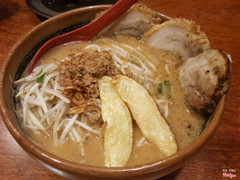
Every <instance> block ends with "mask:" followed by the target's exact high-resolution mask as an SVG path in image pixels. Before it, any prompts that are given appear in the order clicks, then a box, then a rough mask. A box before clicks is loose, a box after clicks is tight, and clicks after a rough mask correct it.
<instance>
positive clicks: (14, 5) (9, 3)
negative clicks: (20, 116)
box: [0, 0, 240, 179]
mask: <svg viewBox="0 0 240 180" xmlns="http://www.w3.org/2000/svg"><path fill="white" fill-rule="evenodd" d="M144 3H145V4H146V5H147V6H148V7H150V8H152V9H154V10H156V11H158V12H161V13H163V14H166V15H168V16H170V17H184V18H187V19H192V20H194V21H195V22H196V23H197V24H199V25H200V26H201V29H202V31H204V32H205V33H206V34H207V35H208V37H209V40H210V42H211V44H212V47H214V48H218V49H222V50H224V51H226V52H228V53H229V54H230V55H231V56H232V59H233V63H232V76H231V87H230V89H229V93H228V96H227V101H226V105H225V111H224V113H223V117H222V121H221V123H220V125H219V128H218V129H217V131H216V132H215V134H214V135H213V137H212V138H211V139H210V140H209V141H208V143H207V144H206V145H205V146H204V148H203V149H202V150H200V151H199V152H198V153H197V154H196V155H194V156H193V157H192V158H191V159H190V160H189V161H188V162H187V163H186V164H185V165H184V166H183V167H182V168H181V169H179V170H178V171H176V172H174V173H172V174H170V175H168V176H166V177H164V178H163V179H193V178H194V179H228V178H223V175H222V172H223V170H227V171H228V172H230V171H231V172H232V174H234V175H236V176H237V177H236V178H235V179H238V178H240V127H239V126H240V65H238V63H240V1H239V0H231V1H230V0H204V1H202V0H194V1H193V0H181V1H179V0H154V1H153V0H144ZM39 23H41V21H40V20H39V19H38V18H37V17H36V15H35V14H34V13H33V12H32V11H31V10H30V9H29V8H28V7H27V6H26V4H25V1H24V0H1V2H0V66H1V64H2V62H3V61H4V59H5V58H6V55H7V54H8V52H9V51H10V49H11V48H12V46H13V45H14V44H15V43H16V42H17V41H19V40H20V39H21V38H22V37H23V36H24V35H25V34H26V33H27V32H28V31H30V30H31V29H32V28H33V27H34V26H36V25H37V24H39ZM0 179H61V177H59V176H57V175H55V174H53V173H52V172H50V171H48V170H47V169H45V168H44V167H43V166H41V165H40V164H39V163H37V162H36V161H35V160H33V159H32V158H30V157H29V156H28V155H27V154H26V153H25V152H24V151H23V150H22V149H21V148H20V146H19V145H18V144H17V143H16V142H15V140H14V139H13V138H12V136H11V135H10V133H9V132H8V130H7V128H6V127H5V125H4V123H3V121H2V118H1V117H0ZM233 179H234V178H233Z"/></svg>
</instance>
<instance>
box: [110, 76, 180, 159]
mask: <svg viewBox="0 0 240 180" xmlns="http://www.w3.org/2000/svg"><path fill="white" fill-rule="evenodd" d="M111 83H112V85H113V86H114V87H115V89H116V91H117V92H118V95H119V96H120V97H121V98H122V100H123V101H124V102H125V103H126V104H127V106H128V107H129V109H130V111H131V113H132V116H133V118H134V119H135V120H136V123H137V125H138V126H139V128H140V130H141V132H142V133H143V135H144V136H145V137H146V138H147V140H148V141H149V142H150V143H152V144H154V145H156V146H157V147H158V149H159V150H160V151H161V152H162V153H164V154H165V155H166V156H169V155H171V154H173V153H175V152H176V151H177V144H176V141H175V138H174V135H173V133H172V131H171V129H170V128H169V126H168V124H167V122H166V120H165V119H164V117H163V116H162V115H161V114H160V112H159V110H158V108H157V105H156V103H155V102H154V100H153V98H152V97H151V96H150V94H149V93H148V91H147V90H146V89H145V88H144V87H143V86H142V85H140V84H138V83H137V82H136V81H135V80H133V79H131V78H128V77H126V76H121V75H118V76H116V77H115V78H114V79H113V80H112V81H111ZM118 119H120V118H118ZM118 126H119V125H118Z"/></svg>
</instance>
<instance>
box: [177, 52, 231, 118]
mask: <svg viewBox="0 0 240 180" xmlns="http://www.w3.org/2000/svg"><path fill="white" fill-rule="evenodd" d="M230 62H231V58H230V56H228V55H227V54H226V53H224V52H222V51H220V50H216V49H209V50H206V51H204V52H203V53H200V54H199V55H197V56H196V57H192V58H189V59H187V60H186V61H185V62H184V63H183V64H182V65H181V66H180V67H179V78H180V83H181V85H182V87H183V89H184V91H185V95H186V100H187V103H188V104H189V105H190V106H191V107H193V108H194V109H195V110H198V111H200V112H203V113H212V112H213V110H214V108H215V106H216V104H217V103H218V101H219V99H220V98H221V97H222V96H223V95H224V94H225V93H226V92H227V90H228V87H229V81H230V80H229V78H230Z"/></svg>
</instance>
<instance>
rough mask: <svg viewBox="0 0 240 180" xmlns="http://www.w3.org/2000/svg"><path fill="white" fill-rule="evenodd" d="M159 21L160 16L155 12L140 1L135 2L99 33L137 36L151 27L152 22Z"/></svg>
mask: <svg viewBox="0 0 240 180" xmlns="http://www.w3.org/2000/svg"><path fill="white" fill-rule="evenodd" d="M160 22H161V18H160V16H159V15H158V13H157V12H155V11H152V10H151V9H149V8H147V7H146V6H145V5H144V4H142V3H137V4H135V5H134V6H133V7H132V8H131V9H130V10H129V11H128V12H127V13H125V14H124V15H122V16H121V17H120V18H119V19H118V20H116V21H115V22H114V23H112V24H111V25H109V26H108V27H107V28H105V29H104V30H103V32H102V33H100V34H101V35H102V34H104V35H112V34H124V35H131V36H135V37H139V36H141V35H142V34H143V33H144V32H146V31H148V30H149V29H151V28H152V27H153V25H154V24H156V23H160Z"/></svg>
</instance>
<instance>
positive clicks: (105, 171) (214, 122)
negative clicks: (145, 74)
mask: <svg viewBox="0 0 240 180" xmlns="http://www.w3.org/2000/svg"><path fill="white" fill-rule="evenodd" d="M109 7H110V5H96V6H87V7H82V8H77V9H74V10H70V11H67V12H64V13H62V14H59V15H57V16H55V17H52V18H50V19H48V20H46V21H44V22H42V23H40V24H39V25H37V26H35V27H34V28H33V29H32V30H30V31H29V32H28V33H27V34H25V35H24V36H23V37H22V38H21V39H20V40H19V41H18V42H17V43H16V44H15V45H14V46H13V48H12V49H11V50H10V52H9V53H8V55H7V57H6V59H5V61H3V63H2V64H3V65H2V67H1V70H0V104H1V106H2V107H1V108H0V112H1V115H2V119H3V121H4V123H5V125H6V127H7V129H8V131H9V132H10V133H11V135H12V136H13V137H14V139H15V140H16V141H17V143H18V144H19V145H20V146H21V147H22V148H23V149H24V150H25V151H26V152H27V153H28V154H30V155H31V156H34V157H35V158H37V159H40V160H41V161H43V162H44V163H46V164H49V165H51V166H53V167H56V168H57V169H62V170H64V171H68V172H74V173H81V174H85V175H91V176H98V177H106V176H111V177H131V176H136V175H143V174H146V173H149V172H155V171H158V170H160V169H165V168H167V167H170V166H171V165H173V164H175V163H177V162H179V161H185V160H187V159H188V158H189V157H190V156H191V155H193V154H194V153H195V152H196V151H198V150H199V149H200V148H201V147H202V146H203V145H204V144H205V143H206V142H207V140H208V139H209V138H210V137H211V136H212V135H213V133H214V132H215V130H216V129H217V127H218V125H219V122H220V120H221V115H222V112H223V109H224V104H225V99H226V96H225V95H224V96H223V97H222V98H221V100H220V101H219V103H218V105H217V108H216V109H215V112H216V111H219V113H215V112H214V113H213V116H212V117H213V118H211V121H210V122H209V123H208V125H207V127H205V129H204V131H203V132H202V133H201V134H200V135H199V136H198V137H197V138H196V139H195V140H194V141H193V142H192V143H190V144H189V145H187V146H186V147H185V148H184V149H182V150H179V151H178V152H176V153H174V154H173V155H171V156H168V157H166V158H164V159H163V160H160V161H156V162H152V163H148V164H143V165H136V166H129V167H114V168H113V167H111V168H108V167H100V166H93V165H85V164H80V163H75V162H71V161H68V160H65V159H62V158H60V157H57V156H55V155H53V154H51V153H49V152H47V151H45V150H43V149H42V148H40V147H39V146H38V145H36V144H34V143H33V142H32V141H31V140H30V139H29V138H28V137H26V135H25V134H24V133H23V132H22V131H21V129H19V128H18V127H17V126H16V124H15V123H14V121H13V120H12V119H11V117H10V115H9V114H8V110H7V106H6V104H5V103H4V91H3V80H4V78H7V77H5V76H4V75H5V73H6V67H7V66H8V65H9V64H10V59H11V56H12V54H14V52H15V51H16V50H17V49H18V48H19V47H20V46H21V45H22V44H23V43H24V41H26V40H27V39H28V37H29V36H31V35H32V33H33V32H35V31H37V29H38V28H39V27H42V26H47V25H48V24H51V23H52V22H54V20H56V19H62V18H63V17H67V16H71V15H73V14H75V13H82V12H86V11H89V10H100V9H103V8H109ZM163 17H166V16H165V15H163ZM123 172H124V173H123Z"/></svg>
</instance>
